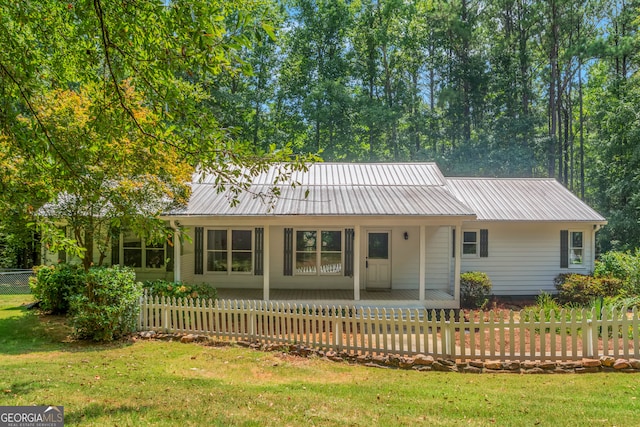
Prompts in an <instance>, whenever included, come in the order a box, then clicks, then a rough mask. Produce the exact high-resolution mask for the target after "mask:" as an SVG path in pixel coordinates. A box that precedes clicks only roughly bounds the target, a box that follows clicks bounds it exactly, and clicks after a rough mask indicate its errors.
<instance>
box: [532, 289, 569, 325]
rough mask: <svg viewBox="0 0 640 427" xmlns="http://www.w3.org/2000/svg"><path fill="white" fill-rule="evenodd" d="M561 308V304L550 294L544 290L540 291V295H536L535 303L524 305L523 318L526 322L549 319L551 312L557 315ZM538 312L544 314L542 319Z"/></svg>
mask: <svg viewBox="0 0 640 427" xmlns="http://www.w3.org/2000/svg"><path fill="white" fill-rule="evenodd" d="M561 310H562V306H561V305H560V304H559V303H558V301H556V300H555V299H554V298H553V296H551V294H548V293H546V292H541V293H540V295H538V296H537V297H536V304H535V305H529V306H526V307H525V308H524V309H523V311H524V320H525V321H526V322H529V321H536V322H539V321H540V320H544V321H549V319H551V313H554V315H555V316H556V318H557V316H558V315H559V314H560V311H561ZM540 313H542V315H543V316H544V319H541V317H540Z"/></svg>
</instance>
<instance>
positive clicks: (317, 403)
mask: <svg viewBox="0 0 640 427" xmlns="http://www.w3.org/2000/svg"><path fill="white" fill-rule="evenodd" d="M29 298H30V297H29V296H0V405H64V407H65V425H79V424H81V425H118V426H127V425H131V426H134V425H141V424H145V425H166V426H173V425H180V426H182V425H194V426H196V425H214V426H215V425H220V426H223V425H224V426H228V425H239V426H298V425H316V426H334V425H340V426H372V425H376V426H397V425H445V426H451V425H453V426H456V425H472V426H485V425H500V426H532V425H539V426H547V425H548V426H558V425H567V426H584V425H589V426H610V425H617V426H627V425H629V426H631V425H637V419H638V418H637V417H638V413H639V411H640V402H639V400H640V382H639V381H638V378H639V377H638V376H637V375H633V374H631V375H628V374H618V373H610V374H583V375H512V374H501V375H489V374H484V375H471V374H468V375H464V374H456V373H439V372H428V373H420V372H414V371H399V370H386V369H374V368H366V367H363V366H350V365H347V364H340V363H334V362H328V361H325V360H322V359H317V358H312V359H301V358H296V357H292V356H288V355H286V354H284V355H283V354H277V353H262V352H257V351H252V350H248V349H243V348H238V347H234V346H226V347H204V346H200V345H195V344H180V343H177V342H150V341H136V342H134V341H130V342H120V343H116V344H109V345H102V344H92V343H89V344H87V343H78V342H73V341H71V340H69V339H68V338H67V335H68V334H69V332H70V331H69V330H68V328H67V327H66V326H65V325H64V322H63V319H60V318H48V317H39V316H37V315H35V314H32V313H31V312H28V311H27V310H25V309H24V308H21V307H20V304H22V303H23V302H27V301H28V299H29Z"/></svg>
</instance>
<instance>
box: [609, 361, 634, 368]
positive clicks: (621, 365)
mask: <svg viewBox="0 0 640 427" xmlns="http://www.w3.org/2000/svg"><path fill="white" fill-rule="evenodd" d="M630 368H631V363H629V361H627V360H625V359H618V360H616V361H615V363H614V364H613V369H617V370H620V369H630Z"/></svg>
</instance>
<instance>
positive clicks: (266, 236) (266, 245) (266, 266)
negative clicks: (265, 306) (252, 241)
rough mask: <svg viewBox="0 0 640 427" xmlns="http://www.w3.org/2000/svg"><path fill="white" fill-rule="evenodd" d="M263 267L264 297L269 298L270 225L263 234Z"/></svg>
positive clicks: (266, 299) (266, 226) (265, 227)
mask: <svg viewBox="0 0 640 427" xmlns="http://www.w3.org/2000/svg"><path fill="white" fill-rule="evenodd" d="M262 237H263V240H264V241H263V243H262V244H263V245H264V248H263V251H264V252H263V258H264V259H263V267H262V299H264V300H265V301H268V300H269V278H270V276H271V262H270V260H269V246H270V244H269V226H268V225H265V226H264V234H263V236H262Z"/></svg>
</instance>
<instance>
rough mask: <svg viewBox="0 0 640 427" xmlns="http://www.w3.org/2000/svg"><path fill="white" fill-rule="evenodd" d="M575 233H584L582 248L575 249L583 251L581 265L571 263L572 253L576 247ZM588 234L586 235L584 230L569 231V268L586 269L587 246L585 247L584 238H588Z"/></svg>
mask: <svg viewBox="0 0 640 427" xmlns="http://www.w3.org/2000/svg"><path fill="white" fill-rule="evenodd" d="M573 233H582V246H581V247H580V248H578V247H575V249H582V259H581V261H580V264H574V263H572V262H571V253H572V252H573V249H574V246H573V238H572V237H573ZM586 235H587V233H585V232H584V231H583V230H569V242H568V245H567V250H568V251H569V253H568V254H567V259H568V262H569V268H585V263H584V255H585V245H584V243H585V242H584V236H586Z"/></svg>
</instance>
